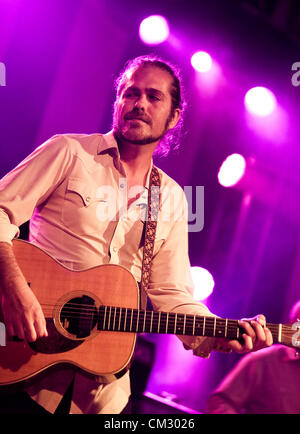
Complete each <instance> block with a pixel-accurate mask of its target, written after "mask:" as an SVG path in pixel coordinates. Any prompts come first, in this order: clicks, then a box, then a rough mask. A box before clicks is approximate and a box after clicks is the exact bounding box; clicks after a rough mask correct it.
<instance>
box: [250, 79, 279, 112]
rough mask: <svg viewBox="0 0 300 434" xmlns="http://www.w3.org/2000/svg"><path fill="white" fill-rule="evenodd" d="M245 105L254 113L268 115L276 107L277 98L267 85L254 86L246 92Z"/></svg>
mask: <svg viewBox="0 0 300 434" xmlns="http://www.w3.org/2000/svg"><path fill="white" fill-rule="evenodd" d="M245 106H246V108H247V110H248V111H249V112H250V113H252V114H253V115H256V116H262V117H263V116H268V115H270V114H271V113H272V112H273V111H274V109H275V107H276V98H275V96H274V94H273V92H271V91H270V90H269V89H267V88H266V87H262V86H257V87H253V88H252V89H250V90H248V92H247V93H246V96H245Z"/></svg>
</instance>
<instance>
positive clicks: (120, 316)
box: [118, 307, 122, 331]
mask: <svg viewBox="0 0 300 434" xmlns="http://www.w3.org/2000/svg"><path fill="white" fill-rule="evenodd" d="M119 312H120V315H119V326H118V330H119V331H120V328H121V318H122V308H121V307H120V311H119Z"/></svg>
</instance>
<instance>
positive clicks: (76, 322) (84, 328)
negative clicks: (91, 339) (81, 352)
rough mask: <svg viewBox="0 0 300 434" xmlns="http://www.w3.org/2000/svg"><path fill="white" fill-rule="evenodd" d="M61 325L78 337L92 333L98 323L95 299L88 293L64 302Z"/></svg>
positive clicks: (81, 337)
mask: <svg viewBox="0 0 300 434" xmlns="http://www.w3.org/2000/svg"><path fill="white" fill-rule="evenodd" d="M59 319H60V323H61V326H62V327H63V328H64V329H65V330H66V331H67V332H68V333H70V334H71V335H75V336H76V338H78V339H84V338H86V337H88V336H89V335H90V334H91V331H92V330H93V328H94V327H95V326H96V324H97V308H96V307H95V300H94V299H92V298H91V297H89V296H87V295H82V296H81V297H75V298H72V299H71V300H69V301H68V302H67V303H65V304H64V306H63V308H62V310H61V312H60V317H59Z"/></svg>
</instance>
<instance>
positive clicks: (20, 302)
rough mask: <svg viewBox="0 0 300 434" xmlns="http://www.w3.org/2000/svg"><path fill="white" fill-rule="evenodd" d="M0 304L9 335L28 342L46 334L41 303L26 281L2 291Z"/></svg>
mask: <svg viewBox="0 0 300 434" xmlns="http://www.w3.org/2000/svg"><path fill="white" fill-rule="evenodd" d="M1 304H2V314H3V319H4V323H5V327H6V330H7V332H8V334H9V335H10V336H17V337H18V338H19V339H27V340H28V341H29V342H33V341H35V340H36V339H37V338H41V337H43V336H48V334H47V329H46V320H45V317H44V313H43V311H42V308H41V305H40V304H39V302H38V300H37V298H36V296H35V295H34V293H33V292H32V290H31V289H30V288H29V287H28V286H27V284H26V283H25V284H23V285H16V286H15V287H14V288H13V289H12V288H11V289H10V291H9V292H8V291H5V292H3V293H2V300H1Z"/></svg>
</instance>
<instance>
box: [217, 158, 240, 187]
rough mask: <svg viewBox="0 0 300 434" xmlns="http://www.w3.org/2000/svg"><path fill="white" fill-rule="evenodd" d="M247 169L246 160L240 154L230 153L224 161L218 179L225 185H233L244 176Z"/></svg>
mask: <svg viewBox="0 0 300 434" xmlns="http://www.w3.org/2000/svg"><path fill="white" fill-rule="evenodd" d="M245 169H246V160H245V158H244V157H243V156H242V155H240V154H232V155H229V156H228V157H227V158H226V159H225V160H224V161H223V163H222V165H221V167H220V170H219V173H218V180H219V183H220V184H221V185H223V187H233V186H234V185H235V184H237V183H238V182H239V181H240V180H241V178H242V177H243V175H244V173H245Z"/></svg>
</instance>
